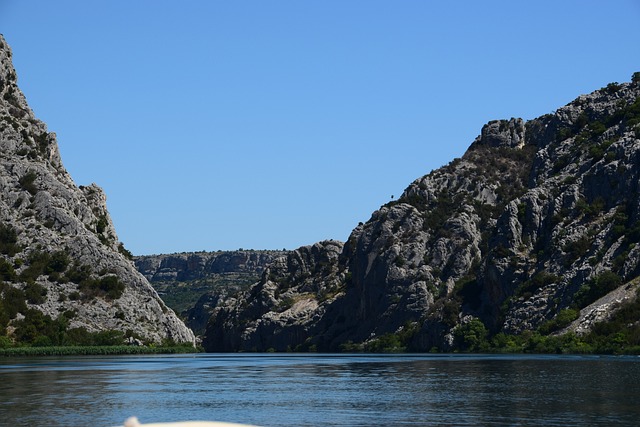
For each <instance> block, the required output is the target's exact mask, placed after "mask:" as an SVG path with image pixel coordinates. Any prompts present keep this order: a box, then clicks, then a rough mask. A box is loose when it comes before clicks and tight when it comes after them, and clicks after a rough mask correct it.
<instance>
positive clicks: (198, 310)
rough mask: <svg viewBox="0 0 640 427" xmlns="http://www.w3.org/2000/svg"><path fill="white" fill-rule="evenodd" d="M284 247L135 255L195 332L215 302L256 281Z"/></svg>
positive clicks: (139, 266) (201, 327) (200, 329)
mask: <svg viewBox="0 0 640 427" xmlns="http://www.w3.org/2000/svg"><path fill="white" fill-rule="evenodd" d="M286 253H287V251H274V250H262V251H254V250H237V251H217V252H185V253H175V254H164V255H141V256H136V257H134V258H133V259H134V262H135V265H136V268H137V269H138V271H140V273H142V274H143V275H144V276H145V277H146V278H147V279H148V280H149V282H150V283H151V285H152V286H153V287H154V289H155V290H156V291H157V292H158V293H159V294H160V296H161V297H162V298H163V300H164V301H165V302H166V303H167V305H169V306H170V307H171V308H173V309H174V310H175V311H176V312H177V313H179V314H181V315H182V316H183V318H184V320H185V322H186V323H187V325H188V326H189V327H190V328H191V329H192V330H193V331H194V332H195V333H197V334H202V333H204V329H205V326H206V324H207V321H208V320H209V317H210V316H211V314H212V313H213V310H214V308H215V307H216V306H217V305H218V303H219V302H220V301H221V300H223V299H225V298H227V297H229V296H231V295H233V294H235V293H237V292H239V291H241V290H244V289H246V288H248V287H249V286H250V285H253V284H254V283H256V282H257V281H258V280H259V279H260V277H261V275H262V272H263V271H264V270H265V268H266V267H267V266H268V265H269V264H271V263H272V262H273V261H274V260H275V259H276V258H279V257H281V256H284V255H286Z"/></svg>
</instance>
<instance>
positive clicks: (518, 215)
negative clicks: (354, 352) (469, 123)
mask: <svg viewBox="0 0 640 427" xmlns="http://www.w3.org/2000/svg"><path fill="white" fill-rule="evenodd" d="M639 95H640V74H638V73H636V74H635V75H634V77H633V81H632V82H630V83H623V84H617V83H614V84H610V85H608V86H607V87H606V88H603V89H600V90H597V91H595V92H593V93H591V94H589V95H582V96H580V97H579V98H577V99H576V100H575V101H573V102H571V103H570V104H568V105H566V106H565V107H562V108H560V109H558V110H557V111H555V112H554V113H552V114H548V115H545V116H542V117H539V118H537V119H534V120H531V121H529V122H524V121H523V120H522V119H510V120H496V121H492V122H490V123H488V124H487V125H485V126H484V127H483V128H482V130H481V134H480V135H479V136H478V138H476V140H475V141H474V142H473V143H472V144H471V146H470V147H469V149H468V150H467V152H466V153H465V154H464V156H462V158H460V159H455V160H453V161H452V162H451V163H450V164H449V165H447V166H444V167H442V168H440V169H438V170H435V171H433V172H431V173H430V174H428V175H425V176H423V177H421V178H418V179H417V180H416V181H414V182H413V183H411V184H410V185H409V186H408V187H407V189H406V190H405V191H404V193H403V194H402V196H401V197H400V198H399V199H398V200H396V201H392V202H390V203H387V204H386V205H384V206H382V207H381V208H380V209H379V210H377V211H376V212H374V213H373V214H372V216H371V218H370V219H369V221H367V222H366V223H364V224H360V225H358V226H357V227H356V228H355V229H354V230H353V232H352V233H351V235H350V236H349V238H348V240H347V242H346V243H345V244H344V246H343V247H342V249H341V250H340V251H338V246H333V249H332V250H331V251H329V247H328V246H326V243H324V244H321V246H320V247H319V248H318V249H319V250H318V251H317V255H315V256H310V257H306V258H305V257H304V256H303V254H309V253H310V249H309V247H307V248H301V249H300V250H299V252H298V255H297V256H298V257H299V258H300V260H304V262H302V261H297V262H294V260H295V259H297V258H295V257H293V258H291V257H287V258H286V259H283V260H280V261H278V262H276V263H274V266H273V267H272V269H271V270H270V273H269V274H267V275H266V276H264V277H263V280H262V281H261V282H260V283H258V284H257V285H255V286H254V287H253V288H252V289H251V290H250V291H247V292H246V293H244V294H241V295H239V296H238V297H237V298H236V299H235V300H234V301H233V302H227V303H224V304H222V305H220V306H219V307H218V308H217V309H216V310H217V311H216V314H215V315H214V316H213V317H212V319H211V321H210V323H209V326H208V330H207V336H206V338H205V344H206V345H207V346H208V348H210V349H215V350H217V351H237V350H259V351H264V350H267V349H269V348H273V349H276V350H282V349H286V348H290V349H296V348H298V349H302V350H304V349H309V348H315V349H318V350H323V351H333V350H340V349H349V348H353V345H354V344H359V345H364V346H366V345H374V344H376V342H388V340H389V339H390V337H391V338H394V337H395V338H398V337H401V338H402V339H403V340H404V343H403V344H404V345H405V346H406V348H409V349H411V350H417V351H428V350H430V349H432V348H437V349H440V350H451V349H453V347H452V346H453V345H454V336H455V331H456V330H457V329H458V328H460V327H461V326H462V325H465V324H466V323H469V322H470V321H472V320H474V319H477V320H480V321H482V323H483V324H484V325H485V326H486V328H487V329H488V330H489V331H490V333H497V332H505V333H521V332H524V331H532V330H536V329H537V328H539V327H540V326H541V325H543V324H545V322H548V321H550V320H553V319H554V318H555V317H556V316H557V315H558V313H560V312H562V311H563V310H566V309H569V308H571V309H574V308H576V307H577V308H578V309H580V310H581V314H580V317H579V319H578V320H576V323H575V324H574V325H572V327H571V329H570V330H573V331H576V332H577V333H586V332H587V331H588V330H589V329H590V327H591V326H592V325H593V324H594V322H595V320H594V319H606V318H608V316H611V315H612V313H614V312H615V311H616V310H618V309H619V307H620V306H621V305H622V304H623V303H624V302H625V301H630V300H633V299H635V295H636V293H635V291H634V292H631V291H629V292H622V291H618V292H620V293H621V295H618V294H615V295H617V296H615V297H613V296H611V297H610V298H608V299H607V297H606V295H604V296H603V295H600V294H601V293H602V292H604V293H609V292H616V291H617V290H618V289H620V286H628V285H627V284H628V283H630V281H632V280H634V279H635V278H636V277H637V276H638V275H639V274H640V245H638V243H640V197H639V196H638V194H640V192H639V190H640V189H639V188H638V185H639V184H638V183H639V182H640V168H639V167H638V165H639V164H640V99H639ZM320 248H323V250H320ZM323 253H325V254H327V256H320V254H323ZM329 253H330V254H331V256H328V254H329ZM313 262H315V263H320V264H319V265H315V266H314V265H313ZM309 284H313V286H310V285H309ZM633 289H635V287H633ZM329 290H331V291H329ZM321 294H322V295H326V294H328V295H330V297H328V298H326V297H324V296H322V295H321ZM622 294H623V295H622ZM598 297H603V298H604V300H602V301H604V302H602V301H601V302H600V303H597V302H594V298H598ZM284 298H287V299H286V302H287V303H286V304H285V299H284ZM611 301H614V303H611ZM593 304H595V305H593ZM385 340H387V341H385ZM360 348H362V347H360ZM365 348H366V347H365Z"/></svg>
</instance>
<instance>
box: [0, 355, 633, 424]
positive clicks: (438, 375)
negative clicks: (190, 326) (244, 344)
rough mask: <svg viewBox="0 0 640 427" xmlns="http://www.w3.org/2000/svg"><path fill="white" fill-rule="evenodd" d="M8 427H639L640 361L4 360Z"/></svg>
mask: <svg viewBox="0 0 640 427" xmlns="http://www.w3.org/2000/svg"><path fill="white" fill-rule="evenodd" d="M0 381H1V382H2V383H1V388H0V417H1V418H0V424H2V425H11V426H76V425H77V426H80V425H92V426H105V427H107V426H113V425H121V424H122V422H123V420H124V419H125V418H127V417H129V416H131V415H136V416H138V417H139V418H140V419H141V420H142V421H144V422H158V421H176V420H181V419H191V420H193V419H207V420H222V421H233V422H243V423H252V424H258V425H263V426H379V425H386V426H431V425H545V426H553V425H557V426H567V425H569V426H570V425H576V426H577V425H637V422H638V421H637V420H638V419H640V407H639V406H638V405H637V404H636V396H638V394H639V392H640V359H639V358H635V357H571V356H469V355H455V356H451V355H402V356H389V355H387V356H385V355H352V356H349V355H212V354H204V355H186V356H184V355H180V356H119V357H81V358H70V357H66V358H38V359H0Z"/></svg>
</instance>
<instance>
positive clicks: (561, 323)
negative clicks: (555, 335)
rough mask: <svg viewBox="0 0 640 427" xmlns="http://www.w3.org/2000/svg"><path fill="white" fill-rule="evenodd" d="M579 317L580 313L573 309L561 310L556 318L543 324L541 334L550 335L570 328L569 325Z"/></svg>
mask: <svg viewBox="0 0 640 427" xmlns="http://www.w3.org/2000/svg"><path fill="white" fill-rule="evenodd" d="M579 315H580V311H578V310H576V309H573V308H566V309H564V310H560V311H559V312H558V314H557V315H556V317H554V318H553V319H551V320H548V321H546V322H545V323H543V324H542V325H541V326H540V328H539V329H538V330H539V331H540V333H541V334H544V335H547V334H550V333H551V332H555V331H558V330H560V329H562V328H564V327H567V326H569V324H570V323H571V322H573V321H574V320H576V319H577V318H578V316H579Z"/></svg>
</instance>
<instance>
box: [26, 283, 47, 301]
mask: <svg viewBox="0 0 640 427" xmlns="http://www.w3.org/2000/svg"><path fill="white" fill-rule="evenodd" d="M24 294H25V297H26V298H27V301H29V303H31V304H43V303H44V302H45V301H46V300H47V289H46V288H44V287H43V286H42V285H40V284H38V283H35V282H30V283H27V285H26V286H25V288H24Z"/></svg>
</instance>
